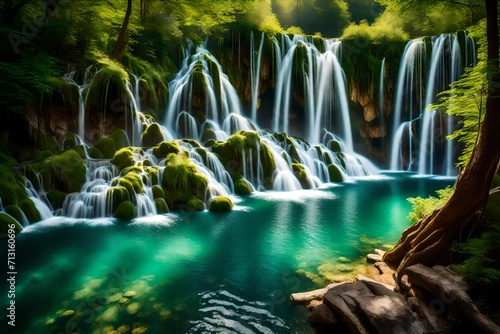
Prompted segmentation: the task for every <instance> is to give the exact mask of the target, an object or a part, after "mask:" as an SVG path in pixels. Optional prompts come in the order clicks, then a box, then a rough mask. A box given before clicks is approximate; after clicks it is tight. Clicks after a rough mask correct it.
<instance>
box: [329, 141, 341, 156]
mask: <svg viewBox="0 0 500 334" xmlns="http://www.w3.org/2000/svg"><path fill="white" fill-rule="evenodd" d="M328 149H329V150H330V151H332V152H335V153H339V152H342V148H341V145H340V142H338V141H336V140H330V141H329V142H328Z"/></svg>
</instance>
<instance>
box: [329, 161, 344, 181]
mask: <svg viewBox="0 0 500 334" xmlns="http://www.w3.org/2000/svg"><path fill="white" fill-rule="evenodd" d="M328 174H329V175H330V182H343V181H344V177H343V176H342V172H341V171H340V168H339V167H338V166H337V165H333V164H331V165H328Z"/></svg>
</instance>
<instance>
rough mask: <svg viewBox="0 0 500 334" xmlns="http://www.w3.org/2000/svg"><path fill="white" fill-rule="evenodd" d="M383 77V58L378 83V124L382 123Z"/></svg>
mask: <svg viewBox="0 0 500 334" xmlns="http://www.w3.org/2000/svg"><path fill="white" fill-rule="evenodd" d="M384 77H385V58H384V59H382V64H381V65H380V79H379V83H378V111H379V117H380V122H381V123H382V122H383V121H384Z"/></svg>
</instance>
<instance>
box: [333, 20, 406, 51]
mask: <svg viewBox="0 0 500 334" xmlns="http://www.w3.org/2000/svg"><path fill="white" fill-rule="evenodd" d="M341 38H342V39H348V40H349V39H350V40H362V41H365V42H366V41H370V42H371V43H374V44H380V43H383V42H393V41H406V40H408V39H409V36H408V34H407V33H406V32H405V31H404V29H403V26H402V22H401V20H400V19H399V18H398V17H397V16H396V15H394V14H392V13H390V12H386V13H384V14H383V15H382V16H381V17H379V18H378V19H377V20H376V21H375V23H373V24H372V25H370V24H369V23H368V21H366V20H362V21H361V22H359V24H356V23H351V24H350V25H349V26H347V27H346V28H345V29H344V32H343V33H342V37H341Z"/></svg>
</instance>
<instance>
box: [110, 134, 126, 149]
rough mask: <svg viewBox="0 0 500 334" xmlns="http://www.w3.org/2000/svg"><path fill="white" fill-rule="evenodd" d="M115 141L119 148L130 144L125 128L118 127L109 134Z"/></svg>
mask: <svg viewBox="0 0 500 334" xmlns="http://www.w3.org/2000/svg"><path fill="white" fill-rule="evenodd" d="M108 138H110V139H111V140H113V142H114V143H115V147H116V149H117V150H119V149H121V148H124V147H127V146H129V145H130V143H129V140H128V136H127V133H126V132H125V130H123V129H116V130H115V131H113V133H111V134H110V135H109V137H108Z"/></svg>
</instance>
